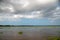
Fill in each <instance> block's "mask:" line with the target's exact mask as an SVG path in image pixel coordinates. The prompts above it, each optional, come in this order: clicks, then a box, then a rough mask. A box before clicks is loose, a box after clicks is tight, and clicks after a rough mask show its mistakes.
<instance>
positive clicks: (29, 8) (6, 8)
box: [0, 0, 60, 25]
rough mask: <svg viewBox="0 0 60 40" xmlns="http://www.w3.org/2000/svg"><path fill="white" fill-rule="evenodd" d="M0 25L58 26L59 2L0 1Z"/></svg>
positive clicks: (59, 21) (48, 0)
mask: <svg viewBox="0 0 60 40" xmlns="http://www.w3.org/2000/svg"><path fill="white" fill-rule="evenodd" d="M0 25H60V0H0Z"/></svg>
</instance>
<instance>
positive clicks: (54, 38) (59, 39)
mask: <svg viewBox="0 0 60 40" xmlns="http://www.w3.org/2000/svg"><path fill="white" fill-rule="evenodd" d="M47 40H60V37H57V36H48V38H47Z"/></svg>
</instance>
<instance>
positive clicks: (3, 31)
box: [0, 27, 60, 40]
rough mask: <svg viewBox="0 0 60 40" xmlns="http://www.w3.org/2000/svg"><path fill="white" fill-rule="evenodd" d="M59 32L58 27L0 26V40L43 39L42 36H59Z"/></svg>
mask: <svg viewBox="0 0 60 40" xmlns="http://www.w3.org/2000/svg"><path fill="white" fill-rule="evenodd" d="M19 32H22V33H19ZM59 32H60V27H0V40H43V36H48V35H50V36H59V35H60V33H59Z"/></svg>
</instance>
